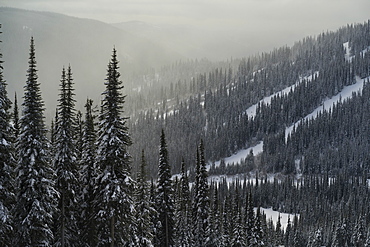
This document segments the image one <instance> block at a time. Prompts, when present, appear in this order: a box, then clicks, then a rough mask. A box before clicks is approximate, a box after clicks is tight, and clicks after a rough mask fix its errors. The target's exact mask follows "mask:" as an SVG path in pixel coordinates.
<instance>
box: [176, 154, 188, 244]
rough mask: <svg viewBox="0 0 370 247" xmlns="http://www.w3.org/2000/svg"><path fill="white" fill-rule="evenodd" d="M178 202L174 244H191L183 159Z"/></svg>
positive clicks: (186, 184) (186, 181)
mask: <svg viewBox="0 0 370 247" xmlns="http://www.w3.org/2000/svg"><path fill="white" fill-rule="evenodd" d="M179 194H180V195H179V203H178V204H177V209H176V222H175V223H176V246H181V247H189V246H191V241H192V234H191V228H190V224H191V212H190V189H189V178H188V174H187V171H186V169H185V161H184V159H183V160H182V163H181V178H180V189H179Z"/></svg>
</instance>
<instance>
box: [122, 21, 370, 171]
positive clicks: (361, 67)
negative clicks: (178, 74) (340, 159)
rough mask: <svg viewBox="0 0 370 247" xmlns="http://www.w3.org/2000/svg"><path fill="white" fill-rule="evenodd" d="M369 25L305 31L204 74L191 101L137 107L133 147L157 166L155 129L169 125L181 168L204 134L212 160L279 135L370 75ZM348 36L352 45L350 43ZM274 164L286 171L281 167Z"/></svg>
mask: <svg viewBox="0 0 370 247" xmlns="http://www.w3.org/2000/svg"><path fill="white" fill-rule="evenodd" d="M369 26H370V23H369V22H366V23H364V24H356V25H348V26H346V27H343V28H341V29H339V30H338V31H336V32H326V33H322V34H320V35H318V36H317V37H315V38H314V37H307V38H305V39H304V40H302V41H300V42H297V43H296V44H295V45H293V46H292V47H283V48H280V49H275V50H274V51H272V52H270V53H263V54H261V55H258V56H254V57H250V58H248V59H244V60H242V61H240V63H239V66H238V68H237V69H236V70H233V68H234V67H235V66H230V68H229V69H215V70H214V71H212V72H209V74H199V75H198V76H197V77H196V78H197V80H196V81H197V85H199V88H200V87H201V88H202V89H201V90H199V91H198V92H197V93H194V94H192V95H191V96H190V97H189V98H188V99H186V100H180V97H178V100H177V101H176V102H175V101H169V102H167V101H166V100H163V103H162V104H161V105H160V106H159V107H158V108H157V107H154V108H151V109H147V110H145V111H142V112H139V113H137V114H136V115H135V116H134V117H133V118H132V119H130V121H129V125H130V129H131V130H132V135H133V137H134V139H135V140H136V142H135V143H134V145H133V147H134V150H133V153H135V152H137V151H135V150H138V148H137V147H144V148H145V150H146V152H147V153H148V154H149V155H148V163H149V164H155V162H156V160H157V155H156V154H155V149H153V147H154V146H155V143H154V139H153V138H151V134H152V133H159V132H160V129H162V128H166V129H167V137H168V140H169V142H170V144H171V145H169V148H170V152H171V153H173V154H174V155H173V156H172V157H173V158H172V159H173V160H171V162H173V164H174V171H175V173H178V172H179V171H180V166H181V165H180V164H181V158H180V157H182V155H184V159H185V161H186V162H187V163H190V162H194V157H193V156H192V155H191V154H192V153H194V151H195V149H194V147H193V145H192V144H193V143H197V142H199V139H200V138H202V139H203V140H204V141H205V143H207V147H206V150H205V153H206V156H207V157H208V158H209V159H210V160H211V161H215V160H220V159H221V158H223V157H228V156H230V155H231V154H233V153H234V152H236V151H238V150H240V149H243V148H247V147H250V146H253V145H254V144H255V143H257V142H259V141H261V140H264V139H266V140H268V139H270V138H274V136H275V135H278V134H279V133H282V132H283V131H285V128H286V127H287V126H290V125H292V124H293V123H295V122H297V121H299V120H300V119H302V118H303V117H305V116H306V115H308V114H309V113H311V112H312V111H313V110H314V109H316V108H317V107H318V106H319V105H320V104H321V103H322V102H323V101H324V100H325V99H327V98H330V97H332V96H333V95H336V94H338V93H339V92H340V91H341V90H342V89H343V88H344V87H345V86H348V85H351V84H354V83H355V82H356V76H358V77H360V78H366V77H367V76H369V75H370V69H369V68H370V64H369V61H370V59H369V56H370V53H369V52H367V51H368V49H369V46H370V41H369V38H368V37H369ZM364 33H365V34H367V35H364ZM347 42H348V47H349V50H347V49H346V46H345V45H344V44H345V43H347ZM294 84H296V85H295V86H294V90H293V89H292V90H291V91H290V92H288V93H287V94H284V95H281V94H278V95H276V96H275V97H273V98H272V100H271V103H269V104H265V103H258V102H259V101H260V100H261V99H263V98H264V97H266V96H269V95H271V94H273V93H275V92H278V91H279V90H282V89H284V88H287V87H288V86H292V85H294ZM363 102H365V101H362V102H357V103H361V104H362V103H363ZM255 104H257V110H256V114H255V115H253V116H248V115H247V114H246V110H247V109H248V108H249V107H250V106H252V105H255ZM362 107H365V106H362ZM339 121H340V120H339ZM144 126H145V128H144ZM323 138H324V137H323ZM318 141H319V140H318ZM318 145H319V144H318ZM320 145H321V144H320ZM320 148H324V145H321V146H320ZM361 150H362V152H363V150H364V149H361ZM134 156H135V157H138V155H134ZM265 161H266V163H269V161H268V160H265ZM289 162H292V161H291V160H289ZM293 162H294V160H293ZM328 167H330V165H328ZM275 168H276V169H275V171H281V169H282V166H276V167H275ZM305 171H307V172H308V171H309V169H306V170H305ZM150 172H151V173H150V175H151V176H156V168H155V166H153V165H150Z"/></svg>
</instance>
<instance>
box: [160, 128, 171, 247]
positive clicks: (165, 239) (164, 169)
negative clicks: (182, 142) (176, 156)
mask: <svg viewBox="0 0 370 247" xmlns="http://www.w3.org/2000/svg"><path fill="white" fill-rule="evenodd" d="M170 169H171V167H170V164H169V162H168V151H167V144H166V137H165V134H164V130H163V129H162V134H161V141H160V148H159V166H158V182H157V198H156V207H157V212H158V221H159V222H158V225H157V238H158V240H159V245H158V246H161V247H170V246H174V231H173V229H174V201H173V188H172V180H171V171H170Z"/></svg>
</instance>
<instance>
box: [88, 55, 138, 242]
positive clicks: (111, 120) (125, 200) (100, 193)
mask: <svg viewBox="0 0 370 247" xmlns="http://www.w3.org/2000/svg"><path fill="white" fill-rule="evenodd" d="M118 68H119V67H118V60H117V53H116V49H113V55H112V58H111V60H110V62H109V65H108V72H107V79H106V82H105V85H106V90H105V91H104V92H103V94H102V96H103V100H102V105H101V112H100V116H99V121H100V122H99V134H98V135H99V137H98V140H97V146H98V150H97V158H96V164H97V170H98V174H97V182H96V188H95V193H96V198H95V202H94V207H95V208H96V209H97V210H98V212H97V214H96V221H97V230H98V239H99V243H98V245H99V246H107V245H111V246H124V245H126V244H129V243H131V242H132V238H134V236H133V233H132V231H130V230H133V229H132V222H134V219H133V216H134V207H133V205H134V202H133V198H132V193H133V189H134V181H133V180H132V178H131V165H130V155H129V153H128V151H127V148H128V146H129V145H131V138H130V136H129V134H128V127H127V126H126V120H127V118H124V117H122V113H123V104H124V103H125V96H123V95H122V92H121V90H122V89H123V86H122V81H121V80H120V73H119V71H118Z"/></svg>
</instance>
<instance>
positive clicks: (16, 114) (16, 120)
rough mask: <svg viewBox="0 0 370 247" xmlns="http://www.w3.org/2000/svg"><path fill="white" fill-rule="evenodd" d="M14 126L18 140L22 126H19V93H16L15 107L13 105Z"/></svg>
mask: <svg viewBox="0 0 370 247" xmlns="http://www.w3.org/2000/svg"><path fill="white" fill-rule="evenodd" d="M13 127H14V137H15V139H16V140H17V139H18V137H19V132H20V128H21V127H20V126H19V110H18V100H17V93H16V92H15V93H14V107H13Z"/></svg>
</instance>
